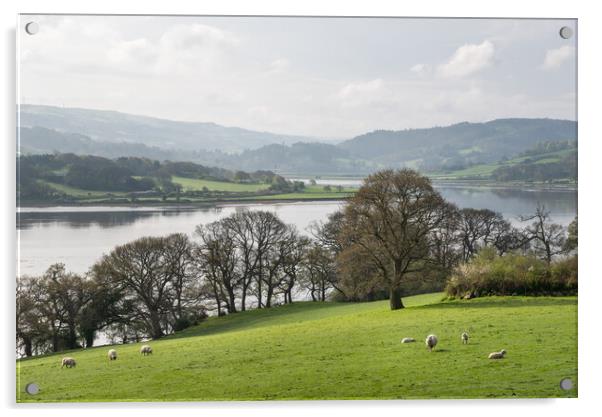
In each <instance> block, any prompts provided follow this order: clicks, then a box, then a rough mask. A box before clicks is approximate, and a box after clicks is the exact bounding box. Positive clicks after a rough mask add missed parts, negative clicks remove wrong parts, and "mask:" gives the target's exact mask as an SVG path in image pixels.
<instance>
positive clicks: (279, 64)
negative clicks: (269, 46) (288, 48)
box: [268, 58, 291, 74]
mask: <svg viewBox="0 0 602 417" xmlns="http://www.w3.org/2000/svg"><path fill="white" fill-rule="evenodd" d="M290 67H291V63H290V62H289V60H288V59H285V58H279V59H276V60H274V61H272V62H271V63H270V67H269V69H268V73H270V74H280V73H282V72H285V71H287V70H288V69H289V68H290Z"/></svg>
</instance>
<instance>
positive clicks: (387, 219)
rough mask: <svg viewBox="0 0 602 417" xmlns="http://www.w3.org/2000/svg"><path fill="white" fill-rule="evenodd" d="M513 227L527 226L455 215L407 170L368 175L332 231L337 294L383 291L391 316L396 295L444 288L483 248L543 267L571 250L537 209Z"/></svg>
mask: <svg viewBox="0 0 602 417" xmlns="http://www.w3.org/2000/svg"><path fill="white" fill-rule="evenodd" d="M520 220H522V221H523V222H525V223H527V224H528V225H527V226H526V227H524V228H521V229H519V228H516V227H514V226H512V224H511V223H510V222H509V221H508V220H506V219H504V218H503V216H502V215H501V214H499V213H496V212H494V211H491V210H487V209H482V210H477V209H470V208H468V209H458V208H457V207H456V206H455V205H453V204H451V203H449V202H447V201H445V200H444V199H443V197H442V196H441V195H440V194H439V193H438V192H437V191H436V190H435V189H434V188H433V186H432V184H431V182H430V180H429V179H428V178H427V177H424V176H421V175H420V174H418V173H417V172H415V171H412V170H400V171H393V170H386V171H381V172H378V173H376V174H373V175H370V176H369V177H368V178H367V179H366V180H365V182H364V184H363V186H362V187H361V189H360V190H359V192H358V193H356V195H355V196H354V197H352V198H351V199H350V200H349V202H348V204H347V205H346V206H345V209H344V212H343V214H342V215H341V216H340V217H339V222H340V224H339V225H338V227H336V229H338V230H339V232H338V234H337V240H338V242H339V245H340V253H339V254H338V258H339V266H340V268H339V269H340V270H341V271H342V273H341V275H340V277H339V288H341V289H342V290H343V292H344V293H345V294H347V296H350V295H351V296H352V298H357V299H362V297H364V296H365V295H366V294H378V293H382V292H383V291H386V292H387V293H388V295H389V299H390V305H391V309H399V308H403V303H402V295H403V293H404V291H405V292H406V293H407V291H408V290H412V289H413V288H414V289H415V288H416V284H419V285H424V284H425V283H427V282H428V281H431V282H435V283H439V285H442V284H444V282H445V279H446V278H447V277H448V276H449V274H450V273H451V271H452V270H453V268H454V267H455V266H457V265H458V264H459V263H460V262H466V261H468V260H469V259H471V258H472V257H473V256H474V255H475V254H476V253H477V252H478V251H479V250H480V249H482V248H484V247H492V248H495V250H496V251H497V253H498V255H500V256H501V255H504V254H506V253H508V252H512V251H520V252H523V253H526V252H530V253H533V254H534V255H535V256H538V257H540V258H542V259H544V260H545V262H547V263H548V264H549V263H550V262H551V261H552V259H553V258H554V257H555V256H557V255H560V254H564V253H568V252H569V251H571V250H574V249H575V248H574V247H571V246H569V245H567V239H566V232H565V229H564V227H562V226H561V225H558V224H554V223H552V222H551V219H550V213H549V212H548V211H547V210H546V209H545V207H543V206H538V207H537V209H536V212H535V213H534V214H533V215H532V216H528V217H523V218H521V219H520ZM331 228H333V226H331ZM573 229H574V230H573V231H574V233H576V220H575V227H574V228H573ZM575 238H576V234H575ZM439 288H440V287H439Z"/></svg>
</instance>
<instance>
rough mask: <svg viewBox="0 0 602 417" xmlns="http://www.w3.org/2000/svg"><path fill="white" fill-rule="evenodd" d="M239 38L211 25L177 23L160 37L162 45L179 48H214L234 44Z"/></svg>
mask: <svg viewBox="0 0 602 417" xmlns="http://www.w3.org/2000/svg"><path fill="white" fill-rule="evenodd" d="M238 42H239V41H238V39H237V38H236V37H235V36H234V35H232V34H231V33H229V32H226V31H225V30H222V29H218V28H216V27H213V26H209V25H202V24H198V23H196V24H192V25H184V24H180V25H175V26H173V27H171V28H170V29H169V30H168V31H166V32H165V33H164V34H163V35H162V36H161V39H160V43H161V44H162V46H164V47H166V48H173V49H177V50H190V49H193V50H194V49H198V48H214V47H216V46H233V45H237V44H238Z"/></svg>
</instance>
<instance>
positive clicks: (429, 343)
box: [424, 334, 437, 352]
mask: <svg viewBox="0 0 602 417" xmlns="http://www.w3.org/2000/svg"><path fill="white" fill-rule="evenodd" d="M424 342H425V343H426V348H427V349H428V350H429V352H432V351H433V349H435V346H437V336H435V335H434V334H429V335H428V336H427V337H426V340H425V341H424Z"/></svg>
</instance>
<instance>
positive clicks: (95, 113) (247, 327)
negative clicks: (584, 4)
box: [16, 14, 578, 403]
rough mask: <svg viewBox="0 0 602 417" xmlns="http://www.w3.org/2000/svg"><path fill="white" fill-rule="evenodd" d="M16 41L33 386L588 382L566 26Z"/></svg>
mask: <svg viewBox="0 0 602 417" xmlns="http://www.w3.org/2000/svg"><path fill="white" fill-rule="evenodd" d="M17 43H18V45H17V67H18V69H17V77H18V86H17V88H18V102H17V117H18V125H17V141H18V142H17V155H16V158H17V208H16V211H17V212H16V216H17V245H18V259H17V277H16V278H17V283H16V286H17V288H16V289H17V291H16V323H17V327H16V328H17V334H16V354H17V361H16V378H17V387H16V388H17V392H16V397H17V401H18V402H40V403H45V402H111V401H241V400H346V399H378V400H390V399H440V398H448V399H463V398H516V399H520V398H545V397H576V396H577V282H578V280H577V252H578V244H577V106H576V103H577V102H576V99H577V97H576V95H577V78H576V77H577V73H576V67H577V21H576V20H575V19H520V18H515V19H514V18H512V19H485V18H466V19H456V18H454V19H451V18H449V19H448V18H401V17H378V18H375V17H372V18H362V17H357V18H343V17H340V18H337V17H294V16H288V17H284V16H280V17H278V16H254V17H251V16H131V15H123V16H122V15H32V14H26V15H20V16H19V19H18V27H17Z"/></svg>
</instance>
